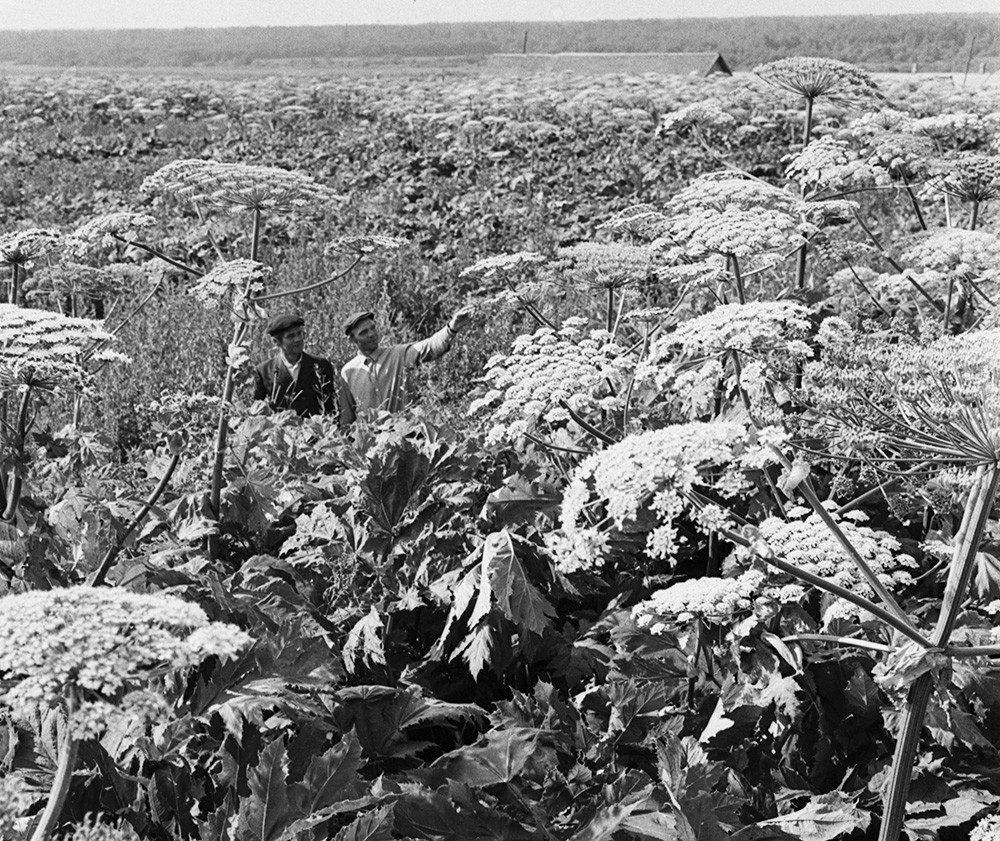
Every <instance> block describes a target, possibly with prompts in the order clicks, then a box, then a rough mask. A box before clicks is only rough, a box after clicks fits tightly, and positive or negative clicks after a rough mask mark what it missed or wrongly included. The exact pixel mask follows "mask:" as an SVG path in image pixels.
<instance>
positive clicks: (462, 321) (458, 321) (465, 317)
mask: <svg viewBox="0 0 1000 841" xmlns="http://www.w3.org/2000/svg"><path fill="white" fill-rule="evenodd" d="M475 311H476V308H475V306H474V305H473V304H467V305H466V306H464V307H462V308H461V309H460V310H458V311H456V312H455V314H454V315H453V316H452V317H451V320H450V321H449V322H448V328H449V329H450V330H451V332H452V333H457V332H458V331H459V330H461V329H462V328H463V327H465V325H466V324H468V323H469V319H470V318H472V314H473V313H474V312H475Z"/></svg>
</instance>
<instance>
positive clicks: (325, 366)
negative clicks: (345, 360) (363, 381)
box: [253, 353, 337, 417]
mask: <svg viewBox="0 0 1000 841" xmlns="http://www.w3.org/2000/svg"><path fill="white" fill-rule="evenodd" d="M253 373H254V390H253V399H254V400H266V401H267V402H268V403H269V404H270V406H271V408H272V409H274V410H276V411H278V410H281V409H292V410H293V411H294V412H296V414H298V415H300V416H301V417H306V416H308V415H320V414H324V415H328V414H333V413H334V412H336V406H337V375H336V374H335V373H334V371H333V364H332V363H331V362H330V360H329V359H320V358H319V357H317V356H310V355H309V354H308V353H303V354H302V365H301V367H300V368H299V377H298V380H297V381H293V380H292V375H291V374H290V373H288V369H287V368H286V367H285V363H284V362H283V361H282V359H281V357H280V355H279V354H275V355H274V356H272V357H271V358H270V359H268V360H267V362H262V363H261V364H260V365H258V366H257V368H256V369H255V370H254V372H253Z"/></svg>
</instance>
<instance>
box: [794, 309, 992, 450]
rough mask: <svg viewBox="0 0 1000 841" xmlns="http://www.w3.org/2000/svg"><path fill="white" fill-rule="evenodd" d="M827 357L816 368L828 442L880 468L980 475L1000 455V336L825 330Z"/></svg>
mask: <svg viewBox="0 0 1000 841" xmlns="http://www.w3.org/2000/svg"><path fill="white" fill-rule="evenodd" d="M817 340H818V341H819V342H820V343H821V344H822V345H823V347H824V352H823V355H822V358H821V359H820V360H819V361H818V362H814V363H810V364H809V365H808V366H807V368H806V381H807V383H808V391H809V396H808V400H809V402H810V403H811V404H812V405H813V407H814V408H815V410H816V414H815V417H816V418H817V419H818V420H817V423H818V424H819V425H820V426H821V427H822V429H821V434H822V435H824V436H827V438H828V440H830V441H831V442H832V443H833V445H834V446H835V447H837V448H843V449H845V450H847V451H848V452H857V451H861V452H864V453H865V454H866V458H868V459H870V460H871V463H872V465H873V466H876V467H877V466H879V465H888V464H889V463H892V464H900V463H924V464H926V465H931V464H934V465H937V466H939V467H972V466H975V465H981V464H986V463H993V462H994V461H995V460H996V457H997V451H998V449H1000V410H998V407H1000V373H998V372H1000V329H996V328H993V329H986V330H975V331H969V332H967V333H963V334H961V335H959V336H943V337H940V338H938V339H935V340H932V341H929V342H925V343H921V342H918V341H916V340H905V339H903V338H901V337H900V336H899V335H898V334H896V333H891V334H883V333H873V334H866V333H862V332H860V331H857V330H853V329H851V328H850V327H849V326H848V325H847V324H846V323H844V322H843V321H842V320H841V319H839V318H828V319H826V320H825V321H824V322H823V324H822V325H821V329H820V333H819V335H818V337H817Z"/></svg>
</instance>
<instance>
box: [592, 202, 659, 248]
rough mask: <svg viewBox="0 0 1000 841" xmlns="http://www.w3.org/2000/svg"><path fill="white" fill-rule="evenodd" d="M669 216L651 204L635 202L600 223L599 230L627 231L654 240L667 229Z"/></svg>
mask: <svg viewBox="0 0 1000 841" xmlns="http://www.w3.org/2000/svg"><path fill="white" fill-rule="evenodd" d="M668 222H669V218H668V217H667V216H666V215H665V214H664V213H662V212H661V211H659V210H657V209H656V208H655V207H653V206H652V205H650V204H635V205H632V206H631V207H626V208H625V209H624V210H619V211H618V212H617V213H616V214H614V216H612V217H611V218H610V219H608V220H606V221H604V222H601V224H600V225H598V226H597V227H598V229H599V230H605V231H613V232H614V233H627V234H631V235H632V236H635V237H639V238H640V239H644V240H653V239H656V238H657V237H659V236H661V235H662V234H663V233H664V232H665V231H666V230H667V224H668Z"/></svg>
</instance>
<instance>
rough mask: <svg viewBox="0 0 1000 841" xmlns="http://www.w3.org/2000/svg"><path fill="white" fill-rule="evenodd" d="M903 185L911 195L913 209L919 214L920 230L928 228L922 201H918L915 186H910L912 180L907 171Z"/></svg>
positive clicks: (904, 174)
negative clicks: (914, 190)
mask: <svg viewBox="0 0 1000 841" xmlns="http://www.w3.org/2000/svg"><path fill="white" fill-rule="evenodd" d="M903 185H904V186H905V187H906V193H907V195H908V196H909V197H910V204H912V205H913V211H914V212H915V213H916V214H917V222H919V223H920V230H922V231H926V230H927V221H926V220H925V219H924V212H923V210H921V209H920V202H919V201H917V194H916V193H914V192H913V187H911V186H910V182H909V181H908V180H907V178H906V173H905V172H904V173H903Z"/></svg>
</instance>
